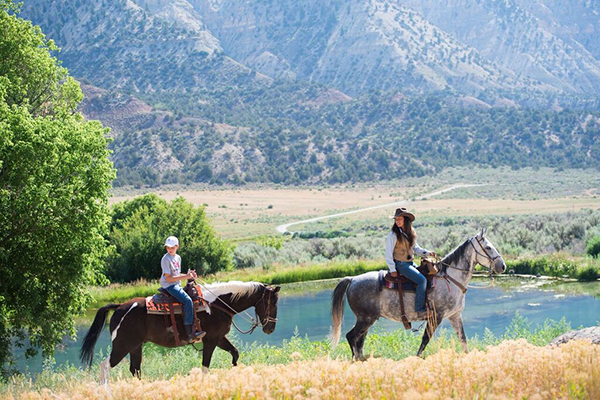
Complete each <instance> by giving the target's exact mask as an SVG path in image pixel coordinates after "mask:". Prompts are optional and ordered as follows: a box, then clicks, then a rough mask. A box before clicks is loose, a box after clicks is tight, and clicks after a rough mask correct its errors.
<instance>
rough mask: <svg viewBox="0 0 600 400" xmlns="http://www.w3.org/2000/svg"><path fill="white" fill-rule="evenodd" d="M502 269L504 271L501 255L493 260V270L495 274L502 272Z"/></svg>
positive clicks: (504, 266)
mask: <svg viewBox="0 0 600 400" xmlns="http://www.w3.org/2000/svg"><path fill="white" fill-rule="evenodd" d="M504 271H506V263H505V262H504V260H503V259H502V257H500V258H498V259H497V260H496V261H494V272H495V273H496V274H502V273H504Z"/></svg>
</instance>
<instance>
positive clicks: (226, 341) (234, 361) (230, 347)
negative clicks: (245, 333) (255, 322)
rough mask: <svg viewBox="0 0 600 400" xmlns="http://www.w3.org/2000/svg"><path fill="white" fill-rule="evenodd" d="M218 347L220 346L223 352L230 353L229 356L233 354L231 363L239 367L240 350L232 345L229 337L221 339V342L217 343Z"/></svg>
mask: <svg viewBox="0 0 600 400" xmlns="http://www.w3.org/2000/svg"><path fill="white" fill-rule="evenodd" d="M217 346H219V347H220V348H221V349H223V350H225V351H227V352H229V354H231V357H232V361H231V363H232V364H233V366H234V367H235V366H236V365H237V360H238V358H240V352H239V351H238V349H236V348H235V346H234V345H233V344H231V342H230V341H229V339H227V337H225V336H223V337H222V338H221V339H219V341H218V342H217Z"/></svg>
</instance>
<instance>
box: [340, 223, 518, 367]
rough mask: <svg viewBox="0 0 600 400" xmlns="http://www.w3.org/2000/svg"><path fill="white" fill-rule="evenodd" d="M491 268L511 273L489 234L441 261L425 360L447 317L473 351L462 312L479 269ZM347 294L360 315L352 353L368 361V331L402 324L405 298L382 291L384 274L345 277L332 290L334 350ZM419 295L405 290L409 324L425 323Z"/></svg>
mask: <svg viewBox="0 0 600 400" xmlns="http://www.w3.org/2000/svg"><path fill="white" fill-rule="evenodd" d="M477 264H480V265H482V266H484V267H487V268H488V269H489V271H490V273H496V274H501V273H503V272H504V271H506V264H505V263H504V260H503V259H502V256H500V254H499V253H498V251H497V250H496V249H495V248H494V246H493V245H492V243H490V241H489V240H488V239H487V238H486V237H485V230H483V229H482V230H481V232H480V233H479V234H477V235H476V236H473V237H472V238H470V239H468V240H466V241H465V242H464V243H463V244H461V245H460V246H458V247H457V248H456V249H454V251H452V252H451V253H450V254H448V255H447V256H446V257H444V258H443V259H442V264H441V266H440V267H441V268H440V271H439V272H438V273H437V275H436V276H435V278H434V280H435V281H436V282H435V288H434V289H433V291H431V292H430V293H429V294H428V301H433V302H434V304H435V315H434V316H433V318H428V322H427V329H425V333H424V334H423V340H422V341H421V347H419V351H418V352H417V356H420V355H421V354H422V353H423V350H425V347H426V346H427V343H429V339H430V337H432V336H433V333H434V332H435V330H436V329H437V327H438V326H439V324H440V323H441V322H442V320H443V319H444V318H447V319H448V320H449V321H450V324H451V325H452V327H453V328H454V330H455V331H456V335H457V336H458V339H459V340H460V342H461V344H462V346H463V348H464V350H465V352H468V351H469V350H468V347H467V337H466V336H465V332H464V329H463V321H462V311H463V309H464V308H465V292H466V290H467V289H466V288H467V284H468V283H469V281H470V280H471V277H472V276H473V272H474V269H475V265H477ZM344 294H346V296H347V298H348V303H349V305H350V308H351V309H352V311H353V312H354V315H356V325H354V328H352V330H350V332H348V334H347V335H346V338H347V339H348V343H350V348H351V349H352V357H353V358H354V359H355V360H364V359H365V357H364V356H363V345H364V343H365V337H366V336H367V333H368V330H369V328H370V327H371V326H372V325H373V324H374V323H375V321H377V320H378V319H379V318H380V317H384V318H387V319H390V320H393V321H401V320H402V319H401V311H400V300H399V299H398V292H397V291H396V290H391V289H387V288H383V289H382V290H381V291H380V290H379V272H378V271H373V272H367V273H365V274H362V275H358V276H355V277H346V278H344V279H342V280H341V281H340V282H339V283H338V285H337V286H336V288H335V290H334V291H333V295H332V301H331V303H332V304H331V317H332V319H333V332H332V345H333V348H335V347H336V346H337V344H338V342H339V340H340V329H341V325H342V317H343V312H344ZM414 302H415V294H414V292H406V291H405V292H404V309H405V312H406V318H407V319H408V320H409V321H420V320H425V319H426V315H425V314H424V313H419V314H417V313H416V312H415V311H414V310H415V306H414V304H415V303H414Z"/></svg>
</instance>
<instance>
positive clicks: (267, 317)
mask: <svg viewBox="0 0 600 400" xmlns="http://www.w3.org/2000/svg"><path fill="white" fill-rule="evenodd" d="M265 292H269V296H267V306H266V307H265V318H264V321H260V323H261V326H262V327H264V326H265V325H267V324H268V323H270V322H277V318H273V317H271V296H272V295H273V293H275V291H274V290H273V289H271V288H270V287H268V286H265V290H264V291H263V294H262V296H261V298H260V299H259V300H258V301H257V302H256V304H254V313H255V314H256V316H257V317H258V319H259V320H260V317H259V315H258V313H257V312H256V306H257V305H258V303H259V302H260V301H261V300H263V299H264V298H265Z"/></svg>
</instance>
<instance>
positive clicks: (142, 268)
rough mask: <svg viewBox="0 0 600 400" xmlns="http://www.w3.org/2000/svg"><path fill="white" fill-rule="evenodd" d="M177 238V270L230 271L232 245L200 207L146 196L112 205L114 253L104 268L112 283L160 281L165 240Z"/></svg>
mask: <svg viewBox="0 0 600 400" xmlns="http://www.w3.org/2000/svg"><path fill="white" fill-rule="evenodd" d="M170 235H175V236H177V237H178V238H179V241H180V248H179V251H178V253H179V254H180V255H181V262H182V271H184V272H185V271H187V269H188V268H191V269H195V270H196V271H197V272H198V273H199V274H206V273H213V272H216V271H219V270H223V269H227V268H230V267H231V246H230V245H229V244H228V243H227V242H226V241H223V240H221V239H219V237H218V236H217V235H216V234H215V232H214V229H213V228H212V226H210V224H209V221H208V218H207V217H206V212H205V211H204V207H194V205H193V204H191V203H189V202H188V201H186V200H185V199H184V198H183V197H178V198H176V199H175V200H173V201H172V202H170V203H167V201H165V200H164V199H161V198H160V197H158V196H157V195H155V194H147V195H145V196H140V197H137V198H135V199H133V200H130V201H126V202H123V203H119V204H116V205H115V206H114V210H113V219H112V223H111V229H110V243H111V244H112V245H113V246H114V249H115V250H116V252H115V253H114V255H113V257H111V259H110V262H109V266H108V271H107V272H108V276H109V278H110V279H111V280H116V281H120V282H129V281H132V280H135V279H140V278H146V279H156V278H159V277H160V273H161V270H160V259H161V257H162V256H163V255H164V254H165V248H164V242H165V239H166V238H167V236H170Z"/></svg>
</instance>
